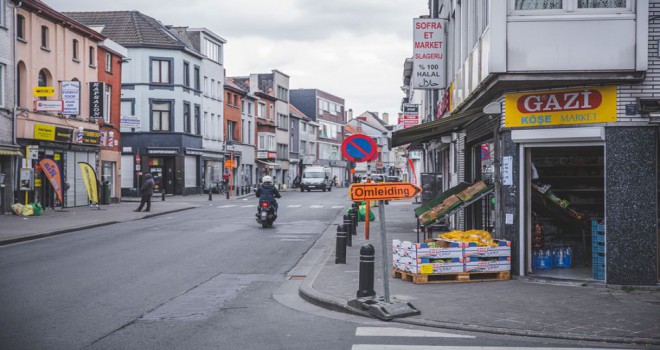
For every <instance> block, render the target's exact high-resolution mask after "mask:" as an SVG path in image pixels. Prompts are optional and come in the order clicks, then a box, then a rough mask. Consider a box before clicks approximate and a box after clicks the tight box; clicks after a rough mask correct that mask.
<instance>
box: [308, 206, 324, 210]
mask: <svg viewBox="0 0 660 350" xmlns="http://www.w3.org/2000/svg"><path fill="white" fill-rule="evenodd" d="M309 207H310V208H312V209H320V208H323V206H322V205H310V206H309Z"/></svg>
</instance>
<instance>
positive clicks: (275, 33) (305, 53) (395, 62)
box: [43, 0, 428, 116]
mask: <svg viewBox="0 0 660 350" xmlns="http://www.w3.org/2000/svg"><path fill="white" fill-rule="evenodd" d="M43 1H44V2H46V3H47V4H48V5H49V6H51V7H53V8H54V9H55V10H57V11H103V10H138V11H140V12H143V13H145V14H147V15H149V16H151V17H154V18H156V19H158V20H160V21H161V22H163V23H165V24H172V25H177V26H188V27H206V28H208V29H210V30H212V31H213V32H215V33H216V34H218V35H220V36H221V37H223V38H225V39H226V40H227V45H226V46H225V68H226V69H227V75H228V76H236V75H247V74H249V73H268V72H270V70H271V69H278V70H280V71H282V72H284V73H286V74H288V75H289V76H290V77H291V81H290V84H291V86H290V88H291V89H297V88H317V89H321V90H324V91H326V92H329V93H331V94H334V95H337V96H339V97H342V98H344V99H345V100H346V108H347V109H348V108H351V109H353V112H354V113H356V114H360V113H362V112H364V111H367V110H368V111H374V112H380V113H383V112H387V113H390V115H393V116H396V115H397V113H398V112H399V108H400V103H401V98H402V97H403V92H402V91H401V89H400V86H401V84H402V73H403V61H404V59H405V58H406V57H410V56H411V55H412V18H413V17H417V16H419V15H423V14H425V13H428V10H427V8H426V6H427V0H386V1H383V0H248V1H245V0H243V1H236V0H187V1H175V0H139V1H135V0H113V1H100V0H43Z"/></svg>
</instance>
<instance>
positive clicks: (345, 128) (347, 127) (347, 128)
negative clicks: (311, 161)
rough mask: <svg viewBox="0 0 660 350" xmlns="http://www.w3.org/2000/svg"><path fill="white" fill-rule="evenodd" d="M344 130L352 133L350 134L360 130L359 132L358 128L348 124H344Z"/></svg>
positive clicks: (355, 133) (357, 132)
mask: <svg viewBox="0 0 660 350" xmlns="http://www.w3.org/2000/svg"><path fill="white" fill-rule="evenodd" d="M344 131H345V132H346V133H347V134H352V135H357V134H361V132H360V131H359V130H358V129H356V128H355V127H353V125H349V124H346V125H345V126H344Z"/></svg>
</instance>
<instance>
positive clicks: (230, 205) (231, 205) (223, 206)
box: [218, 204, 236, 208]
mask: <svg viewBox="0 0 660 350" xmlns="http://www.w3.org/2000/svg"><path fill="white" fill-rule="evenodd" d="M235 206H236V204H226V205H221V206H219V207H218V208H231V207H235Z"/></svg>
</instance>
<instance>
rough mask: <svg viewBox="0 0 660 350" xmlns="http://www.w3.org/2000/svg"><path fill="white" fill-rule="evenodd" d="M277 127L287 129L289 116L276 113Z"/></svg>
mask: <svg viewBox="0 0 660 350" xmlns="http://www.w3.org/2000/svg"><path fill="white" fill-rule="evenodd" d="M277 127H278V128H280V129H283V130H289V117H288V116H287V115H286V114H281V113H277Z"/></svg>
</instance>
